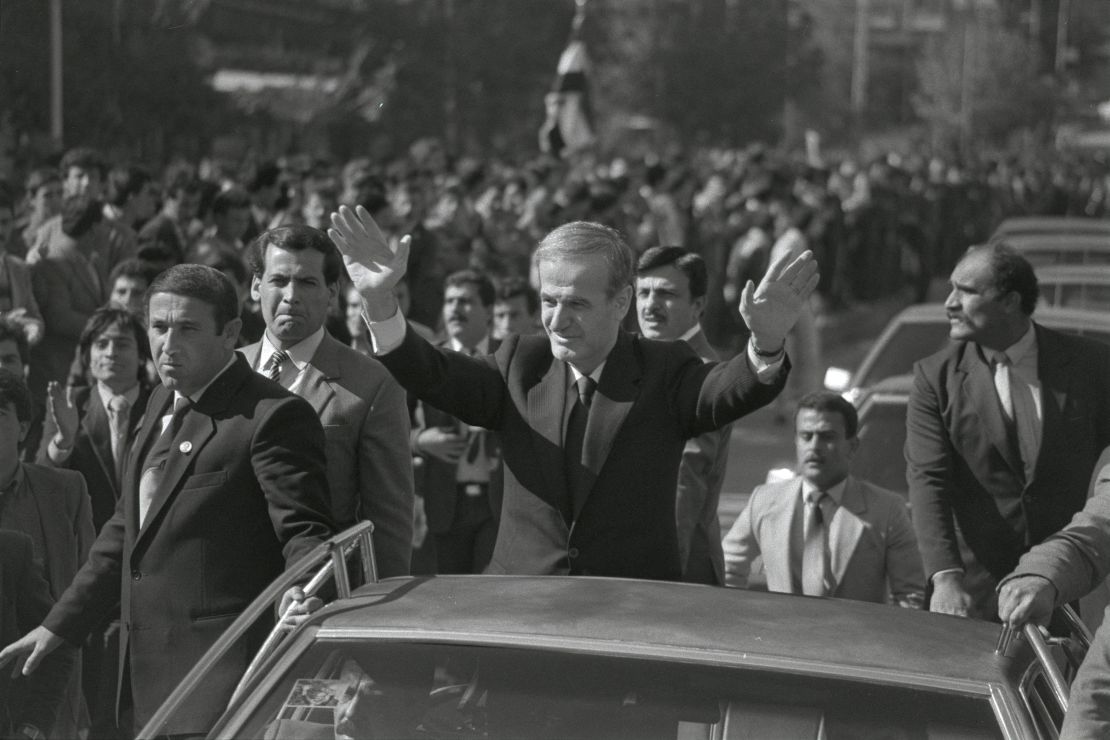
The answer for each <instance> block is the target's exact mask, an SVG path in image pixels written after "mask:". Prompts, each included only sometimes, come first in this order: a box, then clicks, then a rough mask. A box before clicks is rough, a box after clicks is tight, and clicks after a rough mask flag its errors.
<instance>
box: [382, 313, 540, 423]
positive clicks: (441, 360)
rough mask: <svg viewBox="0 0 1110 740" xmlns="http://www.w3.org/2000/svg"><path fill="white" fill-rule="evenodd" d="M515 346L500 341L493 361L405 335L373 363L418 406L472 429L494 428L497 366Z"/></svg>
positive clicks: (500, 391) (499, 383)
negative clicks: (421, 403)
mask: <svg viewBox="0 0 1110 740" xmlns="http://www.w3.org/2000/svg"><path fill="white" fill-rule="evenodd" d="M518 341H519V338H518V337H510V338H509V339H507V340H506V341H505V342H503V343H502V344H501V346H500V347H499V348H498V350H497V355H496V358H497V359H496V360H495V359H494V358H493V357H491V356H486V357H466V356H465V355H462V354H459V353H458V352H452V351H450V350H448V349H443V348H440V347H435V346H433V345H432V344H430V343H429V342H428V341H427V340H426V339H424V338H423V337H421V336H420V334H419V332H416V331H406V332H405V338H404V339H403V340H402V342H401V346H399V347H397V348H396V349H394V350H393V351H391V352H389V353H387V354H384V355H378V356H377V358H378V360H380V361H381V363H382V364H383V365H385V366H386V368H387V369H388V370H389V372H390V373H391V374H392V375H393V377H394V378H396V379H397V381H398V382H399V383H400V384H401V385H403V386H404V387H405V388H406V389H407V390H408V391H409V392H410V393H412V394H413V395H414V396H416V397H417V398H419V399H420V400H421V401H424V402H425V403H428V404H430V405H432V406H435V407H436V408H437V409H440V410H441V411H444V412H446V413H448V414H450V415H451V416H454V417H457V418H459V419H462V420H463V421H464V422H466V423H467V424H470V425H472V426H479V427H485V428H486V429H500V428H501V424H502V413H503V409H504V406H505V403H506V399H507V396H508V390H507V389H506V387H505V381H504V379H503V378H502V376H501V372H500V370H499V369H498V364H497V363H498V362H508V361H509V358H510V357H511V355H512V354H513V352H514V351H515V348H516V346H517V343H518Z"/></svg>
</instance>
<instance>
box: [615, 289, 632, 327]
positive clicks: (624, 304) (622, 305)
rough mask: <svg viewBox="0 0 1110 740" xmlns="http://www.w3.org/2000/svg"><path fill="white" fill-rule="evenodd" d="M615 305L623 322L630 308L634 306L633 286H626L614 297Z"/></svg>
mask: <svg viewBox="0 0 1110 740" xmlns="http://www.w3.org/2000/svg"><path fill="white" fill-rule="evenodd" d="M613 305H614V306H616V308H617V309H618V311H619V312H620V318H621V320H622V321H623V320H624V316H625V314H627V313H628V307H629V306H630V305H632V286H631V285H626V286H624V287H623V288H621V289H620V290H619V291H618V292H617V294H616V295H615V296H613Z"/></svg>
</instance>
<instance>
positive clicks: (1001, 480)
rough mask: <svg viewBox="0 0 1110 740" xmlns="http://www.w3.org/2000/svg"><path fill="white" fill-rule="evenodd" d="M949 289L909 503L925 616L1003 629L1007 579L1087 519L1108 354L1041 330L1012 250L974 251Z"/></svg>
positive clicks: (1030, 284)
mask: <svg viewBox="0 0 1110 740" xmlns="http://www.w3.org/2000/svg"><path fill="white" fill-rule="evenodd" d="M951 283H952V291H951V293H950V294H949V296H948V299H947V300H946V301H945V308H946V310H947V312H948V319H949V324H950V327H949V335H950V337H951V339H953V340H954V342H953V343H952V344H950V345H949V346H948V347H946V348H945V349H943V350H941V351H939V352H937V353H936V354H934V355H932V356H930V357H928V358H926V359H924V360H921V361H920V362H918V363H917V364H916V365H915V367H914V387H913V391H912V392H911V394H910V400H909V407H908V410H907V416H906V432H907V434H906V461H907V464H908V466H907V479H908V482H909V487H910V502H911V504H912V506H913V521H914V527H915V528H916V530H917V538H918V542H919V544H920V547H921V554H922V558H923V560H924V564H925V572H926V574H927V575H928V576H929V583H928V586H929V590H930V591H931V595H930V600H929V608H930V609H931V610H933V611H939V612H943V613H948V614H957V615H962V616H969V615H972V616H980V617H982V618H985V619H995V618H997V613H996V612H997V600H996V598H995V586H996V584H997V580H998V579H1000V578H1002V577H1003V576H1005V575H1006V574H1008V573H1009V572H1010V571H1012V570H1013V569H1014V566H1016V565H1017V563H1018V559H1019V558H1020V557H1021V555H1022V553H1024V552H1025V551H1027V550H1028V549H1029V548H1030V547H1032V546H1033V545H1036V544H1037V543H1039V542H1041V541H1042V540H1044V539H1045V538H1046V537H1048V536H1049V535H1051V534H1053V533H1054V532H1056V531H1057V530H1059V529H1061V528H1062V527H1063V526H1064V525H1066V524H1067V523H1068V521H1069V520H1070V519H1071V517H1072V515H1073V514H1075V513H1076V512H1077V511H1079V510H1080V509H1081V508H1083V504H1084V501H1085V500H1086V497H1087V488H1088V482H1089V481H1090V479H1091V474H1092V472H1093V471H1094V466H1095V462H1096V461H1097V460H1098V457H1099V454H1100V453H1101V452H1102V450H1103V448H1105V447H1106V446H1107V445H1108V444H1110V383H1108V382H1107V378H1108V377H1110V348H1108V347H1106V346H1105V345H1103V344H1101V343H1099V342H1096V341H1093V340H1090V339H1084V338H1081V337H1073V336H1068V335H1064V334H1060V333H1058V332H1055V331H1052V330H1050V329H1046V328H1044V327H1043V326H1040V325H1039V324H1037V323H1036V322H1035V321H1034V317H1033V311H1034V308H1035V307H1036V303H1037V298H1038V287H1037V278H1036V275H1035V273H1034V272H1033V267H1032V266H1031V265H1030V264H1029V262H1028V261H1027V260H1026V259H1025V258H1024V257H1022V256H1021V255H1020V254H1018V253H1017V252H1015V251H1014V250H1013V249H1011V248H1009V247H1007V246H1005V245H1004V244H991V245H986V246H980V247H973V248H971V249H970V250H968V252H967V253H966V254H965V255H964V257H963V258H962V259H961V260H960V262H959V264H957V265H956V268H955V269H954V270H953V271H952V278H951ZM957 532H959V533H961V534H962V536H963V540H964V541H966V546H967V548H969V549H970V555H972V556H973V557H974V561H977V562H973V561H971V560H970V559H969V558H965V554H966V553H964V552H962V551H961V542H960V538H959V536H958V535H957Z"/></svg>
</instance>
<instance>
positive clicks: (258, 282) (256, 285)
mask: <svg viewBox="0 0 1110 740" xmlns="http://www.w3.org/2000/svg"><path fill="white" fill-rule="evenodd" d="M261 287H262V276H261V275H255V276H253V277H252V278H251V298H252V299H253V300H256V301H261V300H262V291H261V290H260V288H261Z"/></svg>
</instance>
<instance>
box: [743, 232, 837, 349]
mask: <svg viewBox="0 0 1110 740" xmlns="http://www.w3.org/2000/svg"><path fill="white" fill-rule="evenodd" d="M789 259H790V255H789V254H788V253H787V254H783V255H781V256H780V257H779V258H778V259H776V260H775V261H774V262H772V263H771V266H770V267H768V268H767V272H766V274H765V275H764V276H763V279H762V280H760V281H759V287H756V286H755V284H754V283H752V281H751V280H749V281H748V283H747V285H745V286H744V291H743V293H742V294H741V295H740V315H741V316H743V317H744V322H745V323H746V324H747V325H748V328H749V329H750V330H751V332H752V341H753V342H755V346H756V348H757V349H759V350H762V351H764V352H775V351H777V350H779V349H781V348H782V346H783V343H784V342H785V341H786V335H787V334H788V333H790V330H791V329H793V328H794V324H795V323H797V321H798V317H799V316H800V315H801V313H802V311H805V310H808V304H809V297H810V295H812V294H813V291H814V289H815V288H816V287H817V281H818V280H819V279H820V277H821V276H820V274H819V273H818V272H817V260H815V259H814V257H813V252H810V251H809V250H806V251H805V252H802V253H801V254H800V255H798V256H797V257H796V258H795V259H794V260H792V261H790V262H789V264H788V263H787V260H789Z"/></svg>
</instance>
